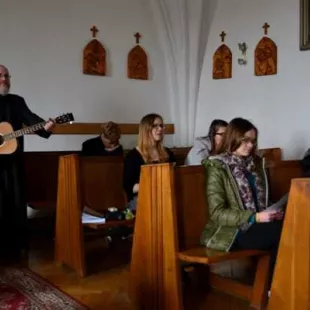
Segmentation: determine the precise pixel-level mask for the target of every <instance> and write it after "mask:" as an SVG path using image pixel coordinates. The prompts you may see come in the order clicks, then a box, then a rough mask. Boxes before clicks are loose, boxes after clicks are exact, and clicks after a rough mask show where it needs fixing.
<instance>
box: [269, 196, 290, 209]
mask: <svg viewBox="0 0 310 310" xmlns="http://www.w3.org/2000/svg"><path fill="white" fill-rule="evenodd" d="M287 202H288V194H286V195H284V196H282V198H281V199H279V200H278V201H277V202H276V203H273V204H272V205H271V206H269V207H268V208H267V210H273V211H280V210H284V209H285V208H286V204H287Z"/></svg>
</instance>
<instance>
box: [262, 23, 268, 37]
mask: <svg viewBox="0 0 310 310" xmlns="http://www.w3.org/2000/svg"><path fill="white" fill-rule="evenodd" d="M269 27H270V25H268V23H265V24H264V26H263V27H262V28H264V33H265V35H267V34H268V28H269Z"/></svg>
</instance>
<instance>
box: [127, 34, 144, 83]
mask: <svg viewBox="0 0 310 310" xmlns="http://www.w3.org/2000/svg"><path fill="white" fill-rule="evenodd" d="M135 37H136V44H137V45H136V46H135V47H134V48H132V49H131V51H130V52H129V54H128V60H127V75H128V78H129V79H136V80H148V78H149V69H148V57H147V55H146V52H145V51H144V49H143V48H142V47H141V46H140V38H141V35H140V34H139V33H138V32H137V33H136V34H135Z"/></svg>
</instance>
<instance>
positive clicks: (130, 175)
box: [123, 113, 175, 210]
mask: <svg viewBox="0 0 310 310" xmlns="http://www.w3.org/2000/svg"><path fill="white" fill-rule="evenodd" d="M164 129H165V126H164V122H163V118H162V117H161V116H160V115H158V114H154V113H152V114H148V115H145V116H144V117H143V118H142V120H141V122H140V126H139V136H138V145H137V146H136V147H135V148H134V149H132V150H131V151H130V152H129V153H128V154H127V156H126V157H125V161H124V177H123V182H124V183H123V187H124V190H125V192H126V195H127V200H128V203H129V208H131V209H132V210H135V209H136V202H137V195H138V192H139V179H140V170H141V166H142V165H144V164H154V163H164V162H174V161H175V158H174V154H173V153H172V151H170V150H169V149H168V148H166V147H164V145H163V140H164Z"/></svg>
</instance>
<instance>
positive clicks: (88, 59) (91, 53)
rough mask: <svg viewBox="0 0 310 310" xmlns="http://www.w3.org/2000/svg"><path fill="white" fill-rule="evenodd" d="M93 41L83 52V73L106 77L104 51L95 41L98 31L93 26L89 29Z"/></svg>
mask: <svg viewBox="0 0 310 310" xmlns="http://www.w3.org/2000/svg"><path fill="white" fill-rule="evenodd" d="M90 30H91V32H92V33H93V39H92V40H91V41H90V42H89V43H88V44H87V45H86V46H85V48H84V51H83V73H84V74H90V75H101V76H105V75H106V68H107V66H106V50H105V48H104V46H103V45H102V44H101V43H100V42H99V41H98V40H97V39H96V34H97V32H98V29H97V27H96V26H93V27H92V28H91V29H90Z"/></svg>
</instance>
